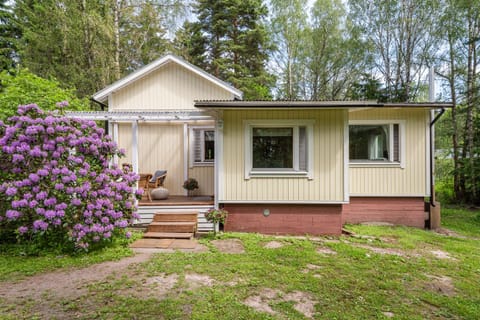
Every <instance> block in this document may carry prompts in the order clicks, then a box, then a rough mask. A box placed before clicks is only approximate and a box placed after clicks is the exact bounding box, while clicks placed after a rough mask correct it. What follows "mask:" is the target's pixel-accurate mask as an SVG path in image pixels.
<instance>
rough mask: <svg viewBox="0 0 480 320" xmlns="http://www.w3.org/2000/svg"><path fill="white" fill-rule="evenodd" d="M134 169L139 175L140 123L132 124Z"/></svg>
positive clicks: (134, 122)
mask: <svg viewBox="0 0 480 320" xmlns="http://www.w3.org/2000/svg"><path fill="white" fill-rule="evenodd" d="M132 169H133V172H135V173H138V121H137V120H135V121H133V122H132Z"/></svg>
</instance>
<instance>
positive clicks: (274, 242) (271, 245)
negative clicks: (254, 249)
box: [264, 241, 284, 249]
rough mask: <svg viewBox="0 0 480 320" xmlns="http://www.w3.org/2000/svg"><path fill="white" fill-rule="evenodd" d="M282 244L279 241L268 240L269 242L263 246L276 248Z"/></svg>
mask: <svg viewBox="0 0 480 320" xmlns="http://www.w3.org/2000/svg"><path fill="white" fill-rule="evenodd" d="M283 246H284V244H283V243H282V242H280V241H270V242H267V243H266V244H265V246H264V247H265V248H267V249H278V248H281V247H283Z"/></svg>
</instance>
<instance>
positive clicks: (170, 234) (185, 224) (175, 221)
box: [143, 211, 198, 239]
mask: <svg viewBox="0 0 480 320" xmlns="http://www.w3.org/2000/svg"><path fill="white" fill-rule="evenodd" d="M197 217H198V212H197V211H183V212H161V213H155V215H154V216H153V220H152V222H151V223H150V224H149V225H148V227H147V232H145V234H144V235H143V238H149V239H192V238H193V237H194V236H195V233H196V232H197Z"/></svg>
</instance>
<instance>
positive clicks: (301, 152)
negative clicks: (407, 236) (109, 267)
mask: <svg viewBox="0 0 480 320" xmlns="http://www.w3.org/2000/svg"><path fill="white" fill-rule="evenodd" d="M93 98H94V99H95V100H97V101H100V102H101V103H104V104H107V105H108V111H104V112H96V113H72V114H71V115H72V116H82V117H87V118H90V119H95V120H107V121H109V128H110V132H111V134H112V136H113V138H114V140H115V141H116V142H117V143H118V144H119V145H120V147H122V148H124V149H126V150H127V158H126V159H121V160H119V161H122V162H129V163H132V164H133V167H134V170H136V171H137V172H140V173H142V172H150V173H151V172H154V171H156V170H159V169H161V170H167V172H168V176H167V179H166V181H165V187H166V188H167V189H168V190H169V192H170V195H186V191H185V190H184V189H183V188H182V184H183V181H184V180H185V179H187V178H195V179H197V180H198V182H199V186H200V188H199V190H198V191H197V196H213V198H214V206H216V207H224V208H225V209H227V210H228V211H229V217H228V220H227V223H226V225H225V229H226V230H230V231H247V232H262V233H273V234H339V233H341V228H342V225H343V224H344V223H358V222H365V221H382V222H390V223H394V224H403V225H408V226H415V227H422V228H423V227H424V226H425V221H426V219H427V220H428V213H427V212H426V210H425V208H426V206H425V198H426V197H430V193H431V181H432V180H431V176H432V170H431V165H430V150H431V143H430V138H431V134H432V132H431V127H432V125H431V124H432V122H433V120H434V118H435V114H434V113H433V112H432V110H437V109H441V108H445V107H449V105H448V104H442V103H416V104H412V103H410V104H382V103H377V102H375V101H243V100H242V93H241V92H239V91H238V90H236V89H235V88H233V87H231V86H230V85H228V84H226V83H224V82H222V81H221V80H219V79H217V78H215V77H213V76H211V75H209V74H207V73H205V72H204V71H202V70H200V69H198V68H196V67H194V66H192V65H191V64H189V63H187V62H185V61H184V60H182V59H180V58H178V57H175V56H171V55H168V56H166V57H163V58H161V59H159V60H156V61H155V62H153V63H152V64H150V65H148V66H146V67H145V68H143V69H141V70H139V71H137V72H135V73H133V74H131V75H129V76H127V77H126V78H124V79H121V80H120V81H118V82H116V83H114V84H113V85H111V86H109V87H107V88H105V89H103V90H102V91H100V92H98V93H96V94H95V95H94V96H93ZM148 210H150V211H148ZM148 210H147V209H145V208H143V214H144V216H145V217H146V219H148V217H149V216H148V214H151V211H152V210H158V208H155V207H153V209H152V207H151V206H149V209H148ZM140 214H142V207H140Z"/></svg>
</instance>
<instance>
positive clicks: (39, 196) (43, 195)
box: [35, 191, 48, 200]
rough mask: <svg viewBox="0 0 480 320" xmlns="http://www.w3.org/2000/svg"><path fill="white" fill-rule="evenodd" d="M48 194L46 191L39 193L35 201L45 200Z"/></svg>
mask: <svg viewBox="0 0 480 320" xmlns="http://www.w3.org/2000/svg"><path fill="white" fill-rule="evenodd" d="M47 195H48V194H47V193H46V192H45V191H41V192H39V193H37V195H36V196H35V199H37V200H44V199H46V198H47Z"/></svg>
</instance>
